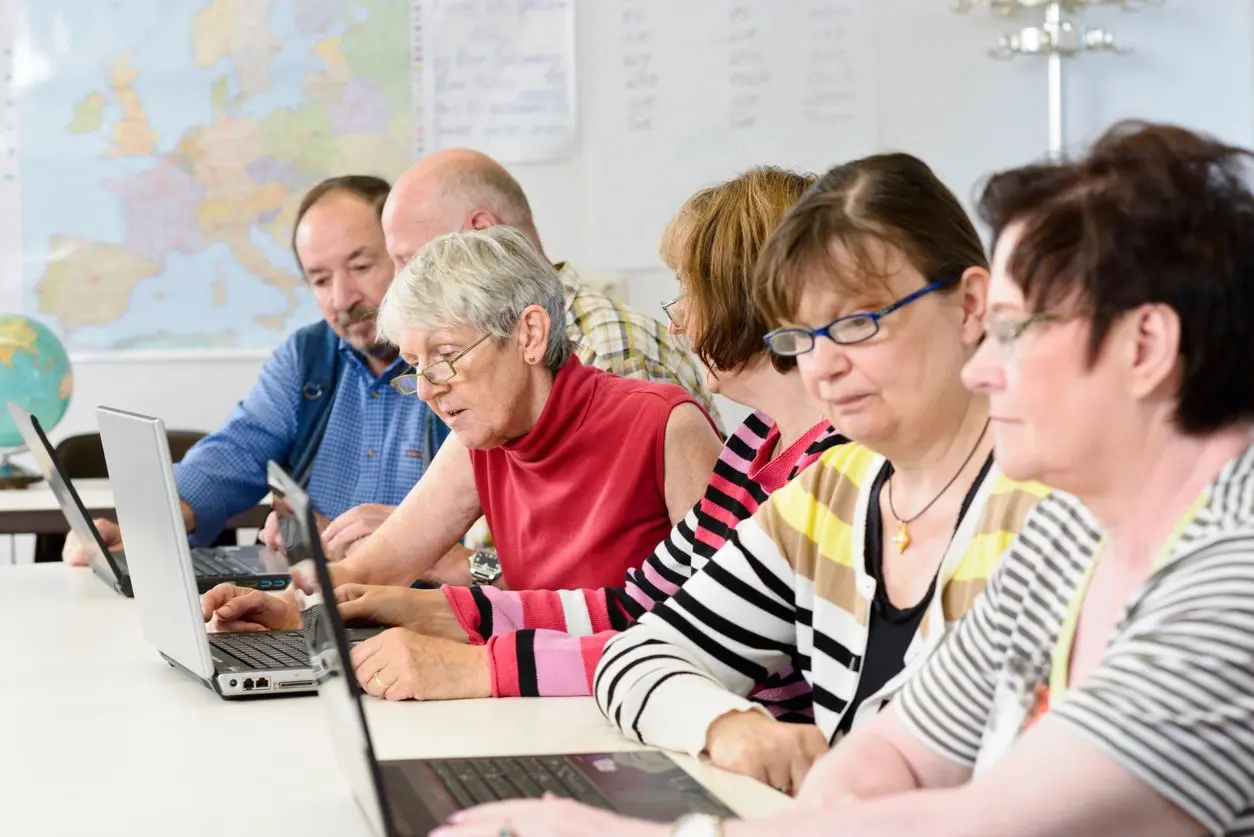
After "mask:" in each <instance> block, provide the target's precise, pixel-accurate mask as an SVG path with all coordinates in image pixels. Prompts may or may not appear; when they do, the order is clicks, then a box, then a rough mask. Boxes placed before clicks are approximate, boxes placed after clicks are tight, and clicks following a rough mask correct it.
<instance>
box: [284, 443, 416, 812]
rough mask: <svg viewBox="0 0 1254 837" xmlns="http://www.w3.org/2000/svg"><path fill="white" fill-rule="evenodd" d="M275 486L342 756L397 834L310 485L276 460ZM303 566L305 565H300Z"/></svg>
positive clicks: (355, 787)
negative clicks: (307, 489) (307, 487)
mask: <svg viewBox="0 0 1254 837" xmlns="http://www.w3.org/2000/svg"><path fill="white" fill-rule="evenodd" d="M268 476H269V482H270V489H271V491H272V492H273V493H274V496H275V499H276V501H277V500H278V499H279V498H282V499H283V500H284V502H282V503H280V502H276V503H275V504H274V508H275V510H276V511H277V512H278V513H279V515H280V517H281V518H284V517H285V518H286V519H287V523H286V525H283V526H282V532H283V538H284V547H285V552H286V553H287V556H288V560H289V562H290V564H291V568H292V577H293V580H294V582H295V580H296V579H297V578H302V579H304V581H303V582H301V583H302V586H303V592H305V594H306V595H307V597H308V600H309V602H310V604H309V605H308V606H307V607H306V609H305V610H304V612H303V614H302V616H303V619H304V632H305V638H306V640H307V641H308V643H309V659H310V663H311V664H312V666H313V673H314V683H315V684H316V685H317V687H318V701H319V702H320V703H321V704H322V707H323V710H324V712H325V714H326V717H327V723H328V724H329V725H330V729H331V740H332V743H333V745H334V747H335V755H336V759H337V760H338V761H339V763H340V766H341V769H342V770H344V772H345V774H346V775H347V776H348V780H349V786H350V787H351V788H352V792H353V797H354V798H355V799H356V800H357V805H358V807H359V808H361V811H362V813H363V814H365V816H366V820H367V821H368V822H369V824H370V828H371V829H372V830H373V832H374V833H375V834H379V835H387V834H390V833H391V829H389V828H388V827H387V826H386V824H387V823H389V822H390V819H389V817H388V814H387V799H386V797H385V795H384V794H383V792H382V780H381V777H380V776H379V773H378V761H377V760H376V759H375V756H374V745H373V744H372V742H371V740H370V729H369V727H368V726H367V725H366V715H365V711H364V709H363V707H362V705H361V687H360V686H359V685H358V684H357V677H356V676H355V675H354V674H353V669H352V658H351V657H350V656H349V649H350V645H349V641H348V632H347V631H346V630H345V627H344V622H343V620H342V619H340V615H339V611H338V610H337V609H336V606H335V592H334V590H333V589H332V588H331V574H330V570H329V569H328V564H327V559H326V555H325V554H324V553H323V551H322V538H321V536H320V534H319V533H318V528H317V523H316V522H315V519H314V511H313V508H312V506H311V505H310V503H309V498H308V496H307V495H306V494H305V492H304V490H303V489H301V487H300V486H299V485H297V484H296V482H295V481H294V480H293V479H292V478H291V477H290V476H289V475H288V474H287V473H286V472H285V471H283V469H282V468H280V467H279V466H278V465H277V464H276V463H274V462H273V461H271V462H270V463H269V471H268ZM298 565H299V566H298Z"/></svg>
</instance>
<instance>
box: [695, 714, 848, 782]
mask: <svg viewBox="0 0 1254 837" xmlns="http://www.w3.org/2000/svg"><path fill="white" fill-rule="evenodd" d="M706 750H707V752H709V754H710V761H711V762H712V763H713V764H714V765H715V766H716V767H721V768H723V769H724V770H730V771H732V772H733V773H742V774H744V775H745V776H752V777H753V778H755V779H757V780H758V781H759V782H764V783H766V784H768V785H770V786H771V787H773V788H775V789H776V790H779V791H782V792H783V793H787V794H791V793H792V792H793V790H794V789H800V787H801V783H802V782H804V781H805V778H806V774H807V773H808V772H809V771H810V767H811V765H813V764H814V762H815V760H816V759H818V758H820V757H821V756H822V755H823V754H824V753H826V752H827V751H828V746H827V739H826V738H825V737H824V736H823V733H822V732H820V731H819V728H818V727H816V726H814V725H813V724H785V723H782V722H780V721H776V720H775V719H774V718H771V717H769V716H767V715H763V714H762V713H760V712H756V711H748V712H728V713H727V714H726V715H723V716H722V717H721V718H719V719H717V720H716V721H715V722H714V723H712V724H710V729H709V731H708V732H707V733H706Z"/></svg>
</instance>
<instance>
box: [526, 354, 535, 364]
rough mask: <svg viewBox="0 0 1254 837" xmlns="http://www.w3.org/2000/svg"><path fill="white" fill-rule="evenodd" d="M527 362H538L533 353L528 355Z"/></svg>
mask: <svg viewBox="0 0 1254 837" xmlns="http://www.w3.org/2000/svg"><path fill="white" fill-rule="evenodd" d="M527 362H528V363H535V362H536V359H535V358H533V357H532V356H531V355H527Z"/></svg>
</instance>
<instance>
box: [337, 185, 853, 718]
mask: <svg viewBox="0 0 1254 837" xmlns="http://www.w3.org/2000/svg"><path fill="white" fill-rule="evenodd" d="M813 182H814V178H813V176H805V175H801V174H796V173H793V172H789V171H784V170H782V169H777V168H766V167H763V168H755V169H751V170H750V171H747V172H745V173H744V174H742V175H741V176H739V177H737V178H735V179H733V180H730V181H728V182H726V183H722V184H720V185H717V186H714V187H711V188H709V189H705V190H702V191H701V192H698V193H697V194H695V195H693V196H692V197H691V198H690V199H689V200H688V201H687V202H686V203H685V204H684V206H683V207H682V208H681V209H680V210H679V212H678V213H677V214H676V216H675V218H674V219H673V220H672V221H671V223H670V224H669V225H668V227H667V230H666V232H665V235H664V237H663V240H662V243H661V247H660V249H661V255H662V258H663V260H664V261H665V262H666V264H667V265H668V266H670V267H671V268H672V269H673V270H674V271H675V273H676V276H677V277H678V279H679V285H680V296H679V298H678V299H676V300H675V301H674V302H671V303H668V304H667V306H666V310H667V314H668V315H669V316H670V318H671V330H672V331H673V332H675V333H676V334H682V335H685V336H686V337H687V338H688V340H689V341H690V342H691V344H692V346H693V349H694V350H695V351H696V353H697V354H698V355H699V356H700V357H701V359H702V360H703V361H704V363H705V364H706V366H707V367H708V368H709V369H710V372H709V382H710V387H711V389H714V390H715V391H719V392H722V394H723V395H724V396H726V397H728V398H731V399H732V400H734V401H737V402H739V403H741V404H744V405H746V406H749V407H752V408H753V409H754V412H753V413H752V414H751V415H750V416H749V417H748V418H747V419H746V420H745V421H744V423H743V424H741V426H740V427H739V428H737V429H736V431H735V432H733V433H732V435H731V437H730V438H729V439H728V441H727V444H726V445H725V446H724V448H723V450H722V452H721V453H720V455H719V458H718V461H717V463H716V464H715V466H714V473H713V474H712V476H711V478H710V482H709V485H708V487H707V489H706V491H705V493H704V495H703V496H702V498H701V500H700V501H699V502H698V503H697V504H696V505H695V506H693V508H692V509H691V511H689V512H688V514H687V515H686V516H685V517H684V519H683V520H681V521H680V522H679V523H678V524H676V525H675V527H674V528H673V529H672V530H671V532H670V534H669V536H668V537H667V538H666V540H664V541H662V542H661V543H660V544H659V545H658V546H657V549H656V550H654V552H653V553H652V554H651V555H649V556H647V560H644V561H643V567H641V568H640V569H633V570H631V571H629V572H628V573H627V576H626V579H625V581H624V583H623V585H622V586H620V587H603V588H594V589H582V590H564V591H560V592H557V591H546V590H533V591H505V590H499V589H496V588H494V587H488V586H480V587H476V588H468V587H445V588H443V590H442V591H423V590H408V589H405V588H399V587H376V586H362V585H352V584H349V585H345V586H343V587H341V588H339V589H338V590H337V591H336V595H337V599H339V601H340V609H341V611H342V612H343V614H344V615H345V617H346V618H350V619H371V620H374V621H379V622H384V623H387V624H394V625H398V626H401V627H406V628H410V629H412V630H415V631H417V632H420V633H429V634H436V635H438V636H441V637H444V638H446V639H450V640H457V641H460V642H467V641H469V642H470V643H472V644H474V645H477V646H481V648H480V649H479V651H480V652H481V654H480V657H479V660H478V662H476V663H474V667H475V668H474V670H473V671H470V670H468V671H466V672H464V674H465V676H461V675H460V674H459V673H458V672H453V673H452V674H451V675H450V672H449V671H448V670H447V668H442V669H441V670H440V671H439V672H438V673H439V675H440V676H441V678H442V682H443V683H444V686H443V688H442V696H445V697H488V696H494V697H529V696H541V695H549V696H566V695H588V694H591V689H592V673H593V670H594V669H595V667H596V663H597V660H598V659H599V658H600V652H601V648H602V647H603V646H604V645H605V643H606V642H607V641H608V640H609V639H610V638H611V637H613V636H614V635H615V634H616V633H617V632H619V631H621V630H623V629H624V628H626V627H627V626H628V625H630V624H631V623H632V622H634V621H635V620H636V619H638V618H639V617H640V616H641V615H643V614H644V613H645V612H647V611H648V610H649V609H650V608H652V607H653V606H654V605H655V604H656V603H657V602H659V601H662V600H664V599H666V598H667V597H668V596H670V595H671V594H673V593H674V592H675V591H676V590H677V589H678V588H679V585H680V584H682V583H683V581H684V579H686V578H687V577H688V576H690V575H691V574H692V573H693V571H694V570H693V568H694V567H700V566H701V564H703V563H704V562H705V560H706V559H707V558H709V556H711V555H713V554H714V552H715V551H716V550H717V549H718V547H719V546H721V545H722V544H723V542H724V541H725V540H726V538H727V536H728V534H729V533H730V532H731V531H732V529H733V528H734V527H735V525H736V523H737V522H738V521H740V520H742V519H744V518H746V517H748V516H749V515H750V514H752V513H753V511H754V510H756V509H757V508H758V506H759V505H761V503H762V502H763V501H764V500H765V499H766V498H767V496H769V495H770V494H771V493H772V492H773V491H775V490H776V489H778V488H779V487H780V486H781V485H783V484H784V483H785V482H787V481H788V480H789V479H791V478H792V477H793V476H794V475H796V474H797V473H798V472H799V471H800V470H801V469H802V468H804V467H805V466H806V465H808V464H810V463H811V462H813V461H814V460H815V459H817V458H818V456H819V455H820V454H821V453H822V452H823V451H824V450H826V449H827V448H829V447H831V446H832V445H835V444H838V443H840V442H842V441H843V439H842V438H841V437H840V436H838V435H837V434H836V433H835V432H834V431H833V430H832V429H831V427H830V426H829V424H828V423H827V420H826V419H824V418H823V417H822V415H821V410H820V409H819V407H818V405H817V404H815V403H814V402H813V401H811V400H810V399H809V398H808V396H807V395H806V392H805V389H804V386H803V385H802V383H801V379H800V376H799V375H798V373H797V371H796V362H795V361H794V360H793V359H792V358H785V357H772V356H771V355H770V353H769V352H767V351H766V348H765V346H763V344H762V340H761V335H762V334H763V333H764V332H765V331H766V325H765V322H766V321H765V316H764V315H763V314H762V313H761V312H760V311H759V309H758V308H757V307H756V306H755V305H754V302H753V292H754V281H755V280H754V273H753V268H754V265H755V263H756V261H757V258H758V254H759V253H760V252H761V249H762V246H763V244H764V243H765V242H766V240H767V237H768V236H769V234H770V232H771V230H772V229H774V227H775V225H776V224H777V223H778V222H779V219H780V218H782V217H783V215H784V213H785V212H787V210H788V208H789V207H791V206H792V205H793V204H794V203H795V202H796V201H797V199H798V198H799V197H800V196H801V195H802V193H803V192H804V191H805V190H806V189H807V188H808V187H809V186H810V185H811V184H812V183H813ZM587 560H589V561H596V560H597V556H595V555H589V556H588V559H587ZM435 673H436V672H434V671H421V670H418V668H417V665H416V664H415V667H414V670H413V671H412V674H413V675H414V676H415V677H416V678H422V677H430V676H433V675H434V674H435ZM358 675H359V678H360V679H361V680H362V682H368V681H369V679H370V671H369V670H366V669H363V668H361V667H359V669H358ZM488 686H490V688H485V687H488ZM759 699H760V701H761V702H762V703H764V704H767V705H769V706H770V707H771V710H772V711H773V712H774V713H776V714H781V715H785V714H789V713H791V714H793V715H795V716H797V717H807V713H806V709H807V708H808V703H809V700H808V687H807V686H806V684H805V682H804V681H802V680H800V678H797V677H788V676H785V677H782V678H778V679H776V680H775V681H773V682H771V683H769V684H765V688H764V689H763V690H762V691H761V692H760V695H759Z"/></svg>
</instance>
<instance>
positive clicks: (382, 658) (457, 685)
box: [352, 628, 492, 700]
mask: <svg viewBox="0 0 1254 837" xmlns="http://www.w3.org/2000/svg"><path fill="white" fill-rule="evenodd" d="M352 659H353V669H354V671H355V672H356V674H357V681H358V682H359V683H361V687H362V688H363V689H365V690H366V693H367V694H370V695H373V696H374V697H377V698H383V699H385V700H456V699H459V698H489V697H492V672H491V669H490V666H489V664H488V649H487V648H486V647H484V646H482V645H465V644H463V643H459V642H450V641H449V640H447V639H439V638H437V637H433V636H422V635H421V634H416V633H413V632H412V631H407V630H405V629H404V628H389V629H388V630H386V631H384V632H383V633H381V634H379V635H378V636H373V637H371V638H370V639H368V640H366V641H365V642H362V643H360V644H359V645H358V646H357V647H356V648H354V649H353V653H352Z"/></svg>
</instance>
